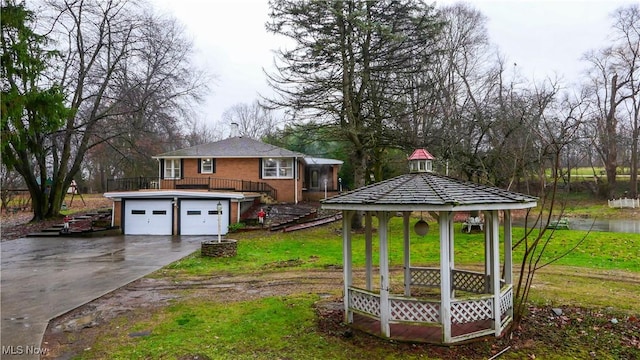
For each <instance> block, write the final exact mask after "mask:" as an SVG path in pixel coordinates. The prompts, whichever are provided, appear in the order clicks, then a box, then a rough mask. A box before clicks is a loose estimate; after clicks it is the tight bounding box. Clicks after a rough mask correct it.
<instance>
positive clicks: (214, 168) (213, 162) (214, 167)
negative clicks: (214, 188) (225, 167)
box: [211, 159, 216, 173]
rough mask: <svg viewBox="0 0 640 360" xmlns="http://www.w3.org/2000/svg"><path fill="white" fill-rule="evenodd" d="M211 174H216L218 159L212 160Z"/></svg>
mask: <svg viewBox="0 0 640 360" xmlns="http://www.w3.org/2000/svg"><path fill="white" fill-rule="evenodd" d="M211 170H212V171H211V172H213V173H215V172H216V159H211Z"/></svg>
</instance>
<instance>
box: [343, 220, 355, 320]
mask: <svg viewBox="0 0 640 360" xmlns="http://www.w3.org/2000/svg"><path fill="white" fill-rule="evenodd" d="M353 214H354V211H352V210H345V211H344V212H343V214H342V264H343V270H342V271H343V276H344V297H343V301H344V316H345V322H346V323H347V324H351V323H353V312H351V311H350V310H349V288H350V287H351V285H353V272H352V266H353V264H352V263H351V218H352V217H353Z"/></svg>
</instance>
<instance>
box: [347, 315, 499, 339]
mask: <svg viewBox="0 0 640 360" xmlns="http://www.w3.org/2000/svg"><path fill="white" fill-rule="evenodd" d="M492 325H493V321H491V320H482V321H475V322H471V323H467V324H451V336H452V337H456V336H461V335H465V334H471V333H474V332H477V331H482V330H487V329H491V328H492ZM351 326H353V327H354V328H356V329H359V330H362V331H364V332H366V333H369V334H372V335H375V336H379V337H384V336H383V335H382V333H381V332H380V321H379V320H377V319H374V318H371V317H368V316H365V315H362V314H358V313H354V314H353V324H351ZM389 327H390V329H391V334H390V335H391V336H390V337H389V338H390V339H393V340H398V341H405V342H416V343H430V344H443V336H442V325H440V324H390V325H389ZM478 339H479V338H474V339H473V340H478Z"/></svg>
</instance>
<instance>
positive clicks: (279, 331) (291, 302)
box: [81, 218, 640, 359]
mask: <svg viewBox="0 0 640 360" xmlns="http://www.w3.org/2000/svg"><path fill="white" fill-rule="evenodd" d="M430 225H431V229H430V232H429V234H428V235H427V236H425V237H418V236H415V235H412V237H411V252H412V264H414V265H421V264H425V265H435V264H437V263H438V261H439V259H438V258H439V246H438V226H437V224H430ZM459 226H460V224H456V233H455V235H456V238H455V261H456V266H457V267H462V268H464V267H472V268H473V267H479V266H482V264H483V257H484V240H483V234H467V233H462V232H461V231H460V229H459ZM401 229H402V220H401V218H393V219H392V220H391V222H390V230H391V231H390V246H389V250H390V251H389V253H390V264H391V266H392V267H393V268H395V269H396V271H398V270H399V269H400V268H401V265H402V236H401ZM522 234H523V229H519V228H515V229H514V239H518V238H519V237H521V236H522ZM549 234H550V236H551V238H550V242H549V245H548V248H547V253H546V254H545V256H544V258H543V260H544V261H547V260H550V259H552V258H554V257H555V256H557V255H558V254H561V253H563V252H564V251H565V250H566V249H567V248H569V247H572V246H574V245H575V244H576V243H577V242H579V241H581V240H582V239H583V238H584V237H585V236H587V237H586V240H585V241H584V242H582V243H581V244H580V246H579V247H578V248H577V249H576V250H575V251H573V252H571V253H570V254H569V255H567V256H566V257H564V258H562V259H561V260H559V261H558V262H557V263H556V264H554V265H552V266H549V267H547V268H544V269H543V271H541V272H540V273H539V274H538V275H537V277H536V282H535V284H534V288H533V291H532V295H531V301H532V303H534V304H540V305H551V306H577V307H581V308H583V307H586V308H591V309H604V308H609V309H610V310H611V314H606V316H605V317H603V318H602V319H600V320H599V321H600V323H598V324H589V325H588V326H587V327H586V328H584V330H575V331H576V333H575V334H574V335H572V337H574V339H573V340H571V341H563V340H562V339H559V338H558V339H554V336H555V337H558V336H560V335H559V333H560V332H559V331H558V329H557V328H555V327H554V326H556V325H555V324H550V325H549V327H548V328H545V329H540V330H539V331H540V332H541V333H545V334H547V335H545V336H547V337H548V338H549V339H553V343H552V344H545V343H544V342H540V343H533V344H531V347H530V348H525V349H519V350H516V349H514V350H513V351H511V352H509V353H508V354H505V355H504V356H503V357H502V358H504V359H521V358H526V357H527V356H528V354H534V353H535V354H536V356H538V358H545V359H563V358H566V355H567V354H573V356H574V357H575V358H584V357H592V356H594V355H593V354H595V356H596V357H597V358H602V359H616V358H620V357H619V356H616V353H618V354H625V355H624V356H625V357H627V356H628V353H625V351H632V352H631V355H632V356H635V355H634V354H637V355H638V356H639V357H640V353H634V352H633V349H631V350H628V349H627V348H621V347H620V346H619V344H617V343H615V341H617V340H616V338H615V337H614V335H613V330H612V331H609V332H601V331H596V330H595V329H600V328H603V329H605V328H606V327H607V326H610V324H609V322H608V319H609V317H611V316H617V317H620V318H623V317H624V316H629V315H628V314H636V315H637V314H640V303H638V301H637V295H638V285H637V284H638V283H639V281H640V274H639V273H640V261H638V259H640V234H616V233H595V232H594V233H590V234H587V233H586V232H584V231H573V230H569V231H556V232H554V233H549ZM233 237H234V238H235V239H237V240H239V242H238V255H237V256H236V257H234V258H226V259H220V258H203V257H201V256H200V255H199V254H198V253H194V254H192V255H190V256H188V257H186V258H184V259H182V260H179V261H177V262H175V263H173V264H171V265H169V266H167V267H165V268H163V269H162V270H160V271H158V272H156V273H155V274H153V276H156V277H165V278H172V279H174V281H176V282H180V281H181V280H182V279H193V278H195V277H202V278H206V277H208V276H212V274H216V275H224V274H229V275H239V274H251V273H262V272H278V271H283V269H286V270H289V271H301V272H304V271H310V270H322V269H324V268H327V267H335V266H341V264H342V238H341V234H340V231H339V227H338V225H337V224H332V225H329V226H323V227H317V228H313V229H307V230H303V231H298V232H291V233H268V232H265V231H257V232H246V233H238V234H234V236H233ZM376 243H377V237H376V236H374V254H377V246H376ZM353 250H354V256H353V261H354V266H355V267H356V268H358V267H360V268H361V267H363V266H364V235H362V234H355V235H354V237H353ZM501 252H502V251H501ZM521 256H522V255H521V251H520V250H518V249H516V251H515V252H514V257H515V258H516V262H517V261H518V260H519V258H520V257H521ZM377 263H378V259H377V257H376V258H375V259H374V264H377ZM622 278H631V281H618V280H619V279H622ZM400 281H401V280H400ZM340 291H341V285H340V284H336V289H335V293H334V294H333V295H336V296H339V294H340ZM319 300H320V298H319V296H318V295H315V294H308V293H306V292H305V289H304V287H303V286H302V287H301V288H300V290H299V293H296V294H292V295H290V296H275V297H266V298H262V299H258V300H252V301H244V302H228V301H225V299H224V298H202V297H196V298H189V297H188V296H187V297H185V298H184V299H183V300H177V301H175V302H174V303H173V304H172V305H170V306H168V307H166V308H163V309H159V310H156V311H153V312H152V313H151V314H148V313H147V314H145V315H143V316H142V315H141V316H140V318H139V319H141V320H139V321H136V322H133V323H123V322H119V323H118V322H116V323H118V324H119V329H118V330H110V331H105V333H104V335H103V336H102V338H101V339H100V340H99V341H98V342H97V343H96V344H95V345H94V346H93V347H92V348H91V349H90V350H87V351H86V352H84V353H83V354H82V355H81V358H83V359H99V358H104V359H107V358H109V359H193V358H195V357H196V356H199V357H200V358H204V359H207V358H209V359H275V358H279V359H393V358H397V357H398V354H399V353H401V354H402V357H403V358H406V359H418V358H420V359H425V358H426V359H428V358H429V357H428V355H425V354H433V351H436V352H437V351H439V350H437V349H436V350H433V349H432V348H430V349H431V350H430V352H429V353H427V352H425V351H424V349H425V347H422V346H415V345H414V346H411V345H406V344H399V343H395V342H375V341H371V340H370V339H369V340H367V339H368V338H367V337H360V336H359V337H356V338H354V339H345V338H343V337H340V336H327V335H326V334H325V333H322V332H319V331H318V330H317V324H318V316H317V314H316V312H315V311H314V304H315V303H316V302H318V301H319ZM141 311H146V310H141ZM625 314H626V315H625ZM533 315H535V314H533ZM533 315H532V316H533ZM540 316H542V315H540ZM544 316H547V317H548V315H544ZM572 316H573V315H572ZM576 316H577V315H576ZM569 320H571V319H569ZM545 321H546V320H545ZM576 321H578V320H575V321H574V323H575V322H576ZM580 321H582V320H580ZM607 324H609V325H607ZM585 326H586V325H585ZM136 331H137V332H140V331H149V332H150V334H149V335H148V336H140V337H130V336H128V334H130V333H132V332H136ZM536 331H537V330H536ZM607 331H608V330H607ZM591 338H594V339H598V340H595V341H596V342H594V341H592V340H590V339H591ZM363 339H364V340H363ZM361 341H364V342H361ZM556 341H557V342H556ZM490 344H491V343H490V342H481V343H479V344H476V345H475V346H476V348H475V349H476V350H474V351H479V352H478V354H479V356H482V357H483V358H486V357H488V356H487V355H489V354H491V353H492V350H494V349H492V348H491V346H490ZM558 346H559V348H558ZM421 349H423V350H421ZM461 349H464V347H459V348H458V347H454V348H452V349H446V351H445V349H444V348H443V350H442V351H443V353H444V352H447V353H448V354H449V355H450V354H452V353H453V354H456V351H462V350H461ZM592 351H593V354H591V355H590V352H592ZM455 357H456V358H460V359H465V358H474V357H473V356H469V355H468V354H466V353H460V354H459V355H455ZM476 358H477V357H476Z"/></svg>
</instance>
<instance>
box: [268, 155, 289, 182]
mask: <svg viewBox="0 0 640 360" xmlns="http://www.w3.org/2000/svg"><path fill="white" fill-rule="evenodd" d="M262 177H263V178H264V179H293V159H292V158H283V159H262Z"/></svg>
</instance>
